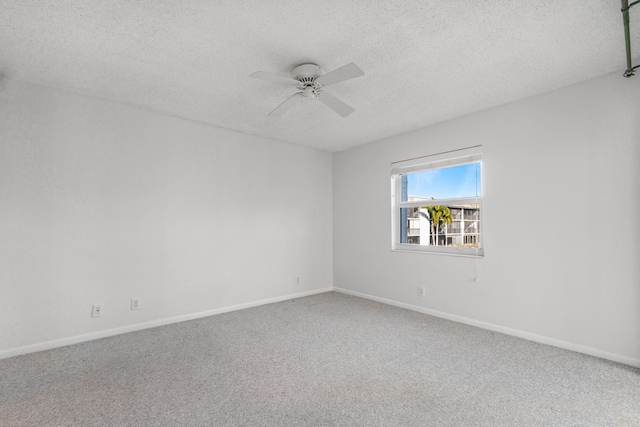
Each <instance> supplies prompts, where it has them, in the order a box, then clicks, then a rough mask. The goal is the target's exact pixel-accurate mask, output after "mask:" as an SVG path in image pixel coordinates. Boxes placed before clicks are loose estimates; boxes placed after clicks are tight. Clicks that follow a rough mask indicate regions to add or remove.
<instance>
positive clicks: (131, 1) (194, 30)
mask: <svg viewBox="0 0 640 427" xmlns="http://www.w3.org/2000/svg"><path fill="white" fill-rule="evenodd" d="M635 9H638V10H635ZM631 18H632V19H631V20H632V22H631V27H632V30H631V33H632V44H633V43H634V41H635V42H637V41H638V40H640V5H639V6H637V7H636V8H633V9H631ZM623 36H624V31H623V25H622V14H621V12H620V2H619V1H617V0H562V1H559V0H537V1H513V0H482V1H475V2H474V1H469V0H464V1H460V0H448V1H424V0H386V1H379V2H370V1H365V0H339V1H333V0H331V1H323V0H317V1H307V0H270V1H259V0H218V1H212V0H182V1H173V0H171V1H168V0H101V1H91V0H58V1H52V0H51V1H45V0H2V2H1V4H0V70H2V71H3V72H4V73H5V74H6V75H7V76H8V77H9V78H11V79H15V80H21V81H28V82H33V83H38V84H43V85H47V86H52V87H56V88H60V89H64V90H69V91H73V92H78V93H82V94H87V95H91V96H95V97H99V98H104V99H109V100H113V101H117V102H121V103H125V104H129V105H136V106H140V107H143V108H147V109H150V110H154V111H159V112H163V113H167V114H171V115H174V116H179V117H184V118H188V119H192V120H196V121H199V122H204V123H209V124H212V125H215V126H219V127H224V128H228V129H234V130H238V131H241V132H246V133H250V134H255V135H261V136H264V137H268V138H273V139H276V140H281V141H286V142H291V143H295V144H301V145H306V146H309V147H314V148H319V149H322V150H327V151H339V150H343V149H346V148H349V147H353V146H356V145H361V144H364V143H367V142H371V141H374V140H378V139H381V138H384V137H386V136H390V135H394V134H398V133H402V132H407V131H410V130H413V129H416V128H419V127H424V126H428V125H431V124H434V123H437V122H441V121H444V120H448V119H451V118H454V117H459V116H462V115H465V114H469V113H472V112H475V111H479V110H482V109H486V108H490V107H493V106H496V105H500V104H504V103H507V102H510V101H513V100H517V99H520V98H524V97H527V96H531V95H535V94H539V93H544V92H548V91H551V90H554V89H557V88H559V87H562V86H566V85H569V84H573V83H577V82H580V81H584V80H587V79H590V78H593V77H597V76H600V75H603V74H607V73H610V72H614V71H615V72H619V73H620V78H623V77H622V73H623V71H624V69H625V68H626V60H625V48H624V37H623ZM636 45H637V46H636V48H635V50H634V52H633V53H634V65H636V64H637V63H638V62H639V61H638V59H639V58H640V43H636ZM303 62H315V63H317V64H318V65H320V66H321V67H323V68H324V69H325V70H327V71H331V70H333V69H335V68H338V67H340V66H342V65H345V64H347V63H349V62H355V63H356V64H357V65H358V66H359V67H360V68H361V69H362V70H364V72H365V76H364V77H360V78H356V79H353V80H349V81H345V82H342V83H338V84H336V85H333V86H331V87H330V88H328V89H327V91H328V92H330V93H331V94H333V95H334V96H337V97H338V98H340V99H341V100H343V101H344V102H346V103H348V104H350V105H351V106H353V107H354V108H355V109H356V111H355V113H353V114H352V115H350V116H349V117H347V118H345V119H343V118H341V117H340V116H338V115H337V114H335V113H334V112H332V111H331V110H329V109H328V108H327V107H326V106H324V105H323V104H322V103H320V102H317V101H309V100H304V99H300V100H299V103H298V104H299V105H295V106H294V107H293V108H292V109H291V110H289V112H287V113H286V114H285V115H284V116H283V117H270V116H267V114H268V113H269V111H271V110H272V109H273V108H275V107H276V106H277V105H278V104H279V103H280V102H282V101H284V99H285V98H286V97H288V96H290V95H291V94H293V93H294V92H296V89H295V88H293V87H288V86H286V85H285V86H282V85H278V84H275V83H270V82H266V81H261V80H256V79H251V78H249V75H250V74H251V73H253V72H254V71H257V70H262V71H267V72H271V73H280V74H282V75H287V73H288V72H289V71H290V70H291V69H292V68H293V67H294V66H295V65H298V64H300V63H303ZM639 74H640V73H639ZM633 78H640V75H638V76H636V77H633ZM0 120H1V119H0Z"/></svg>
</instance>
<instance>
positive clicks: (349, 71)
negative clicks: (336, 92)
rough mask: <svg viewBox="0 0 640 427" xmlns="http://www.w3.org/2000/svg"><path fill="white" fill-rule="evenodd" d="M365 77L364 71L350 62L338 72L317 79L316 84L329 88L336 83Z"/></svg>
mask: <svg viewBox="0 0 640 427" xmlns="http://www.w3.org/2000/svg"><path fill="white" fill-rule="evenodd" d="M360 76H364V71H362V70H361V69H360V68H358V66H357V65H356V64H354V63H353V62H350V63H349V64H347V65H344V66H342V67H340V68H338V69H336V70H333V71H329V72H328V73H327V74H324V75H322V76H320V77H318V78H317V79H316V83H320V84H321V85H322V86H329V85H332V84H334V83H338V82H343V81H345V80H349V79H355V78H356V77H360Z"/></svg>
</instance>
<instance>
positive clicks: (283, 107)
mask: <svg viewBox="0 0 640 427" xmlns="http://www.w3.org/2000/svg"><path fill="white" fill-rule="evenodd" d="M300 95H302V92H297V93H294V94H293V95H291V96H290V97H289V98H287V99H285V101H284V102H283V103H282V104H280V105H278V106H277V107H276V108H274V109H273V111H272V112H270V113H269V115H270V116H275V117H280V116H282V115H283V114H284V113H286V112H287V111H288V110H289V108H291V107H292V106H293V104H295V102H294V101H295V99H296V98H297V97H299V96H300Z"/></svg>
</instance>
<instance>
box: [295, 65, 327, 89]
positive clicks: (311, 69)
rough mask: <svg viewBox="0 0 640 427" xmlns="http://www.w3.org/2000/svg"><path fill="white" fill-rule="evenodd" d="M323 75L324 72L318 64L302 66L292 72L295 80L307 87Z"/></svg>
mask: <svg viewBox="0 0 640 427" xmlns="http://www.w3.org/2000/svg"><path fill="white" fill-rule="evenodd" d="M323 74H324V70H323V69H322V68H320V67H319V66H318V65H316V64H300V65H298V66H297V67H296V68H294V69H293V71H291V75H292V76H293V78H294V79H296V80H298V81H299V82H300V83H302V84H303V85H305V86H306V85H312V84H313V82H314V81H315V80H316V79H317V78H318V77H320V76H321V75H323Z"/></svg>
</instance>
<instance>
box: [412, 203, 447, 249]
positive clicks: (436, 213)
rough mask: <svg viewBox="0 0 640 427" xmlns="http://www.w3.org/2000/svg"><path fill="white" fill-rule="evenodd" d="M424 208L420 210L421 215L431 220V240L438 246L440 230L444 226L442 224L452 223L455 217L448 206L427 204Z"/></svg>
mask: <svg viewBox="0 0 640 427" xmlns="http://www.w3.org/2000/svg"><path fill="white" fill-rule="evenodd" d="M422 209H426V210H427V213H425V212H424V211H422V212H420V215H422V216H424V217H426V218H427V219H428V220H429V221H430V222H431V242H432V244H433V245H434V246H438V232H439V230H440V228H441V227H442V224H451V222H452V221H453V217H452V216H451V211H450V210H449V208H448V207H446V206H441V205H438V206H425V207H423V208H422Z"/></svg>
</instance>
